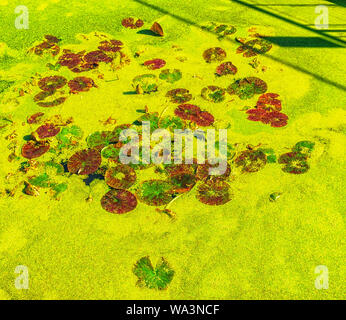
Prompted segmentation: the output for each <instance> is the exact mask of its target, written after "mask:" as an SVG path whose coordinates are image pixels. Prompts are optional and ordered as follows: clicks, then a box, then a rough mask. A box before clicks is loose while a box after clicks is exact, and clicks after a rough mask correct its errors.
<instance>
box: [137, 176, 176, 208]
mask: <svg viewBox="0 0 346 320" xmlns="http://www.w3.org/2000/svg"><path fill="white" fill-rule="evenodd" d="M137 197H138V199H139V200H140V201H141V202H144V203H145V204H147V205H149V206H162V205H165V204H168V203H169V202H170V201H172V199H173V188H172V185H171V184H170V183H169V182H166V181H163V180H147V181H143V182H142V184H141V185H140V187H139V189H138V190H137Z"/></svg>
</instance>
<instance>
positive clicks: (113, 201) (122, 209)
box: [101, 189, 137, 214]
mask: <svg viewBox="0 0 346 320" xmlns="http://www.w3.org/2000/svg"><path fill="white" fill-rule="evenodd" d="M101 206H102V208H103V209H105V210H106V211H108V212H110V213H116V214H123V213H127V212H130V211H132V210H134V209H135V208H136V207H137V199H136V197H135V196H134V194H132V193H131V192H130V191H127V190H116V189H112V190H110V191H108V192H107V193H106V194H105V195H104V196H103V197H102V199H101Z"/></svg>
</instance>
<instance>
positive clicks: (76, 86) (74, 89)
mask: <svg viewBox="0 0 346 320" xmlns="http://www.w3.org/2000/svg"><path fill="white" fill-rule="evenodd" d="M68 86H69V87H70V92H71V93H78V92H86V91H89V90H90V89H91V88H92V87H96V84H95V82H94V80H93V79H91V78H87V77H77V78H74V79H73V80H71V81H69V83H68Z"/></svg>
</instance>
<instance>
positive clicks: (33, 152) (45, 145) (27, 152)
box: [22, 141, 50, 159]
mask: <svg viewBox="0 0 346 320" xmlns="http://www.w3.org/2000/svg"><path fill="white" fill-rule="evenodd" d="M49 148H50V146H49V142H47V141H39V142H38V141H29V142H27V143H26V144H25V145H24V146H23V148H22V156H23V157H24V158H27V159H34V158H38V157H41V156H42V155H43V154H45V153H46V152H47V151H48V150H49Z"/></svg>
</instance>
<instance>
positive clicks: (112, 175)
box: [105, 164, 137, 189]
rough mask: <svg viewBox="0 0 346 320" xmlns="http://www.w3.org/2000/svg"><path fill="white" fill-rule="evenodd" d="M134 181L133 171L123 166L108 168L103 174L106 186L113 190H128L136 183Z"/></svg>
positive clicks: (135, 177) (134, 174)
mask: <svg viewBox="0 0 346 320" xmlns="http://www.w3.org/2000/svg"><path fill="white" fill-rule="evenodd" d="M136 179H137V176H136V172H135V170H133V169H132V168H131V167H130V166H127V165H124V164H118V165H117V166H116V167H111V168H109V169H108V170H107V171H106V174H105V181H106V183H107V185H109V186H110V187H112V188H115V189H128V188H130V187H131V186H132V185H133V184H134V183H135V182H136Z"/></svg>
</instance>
